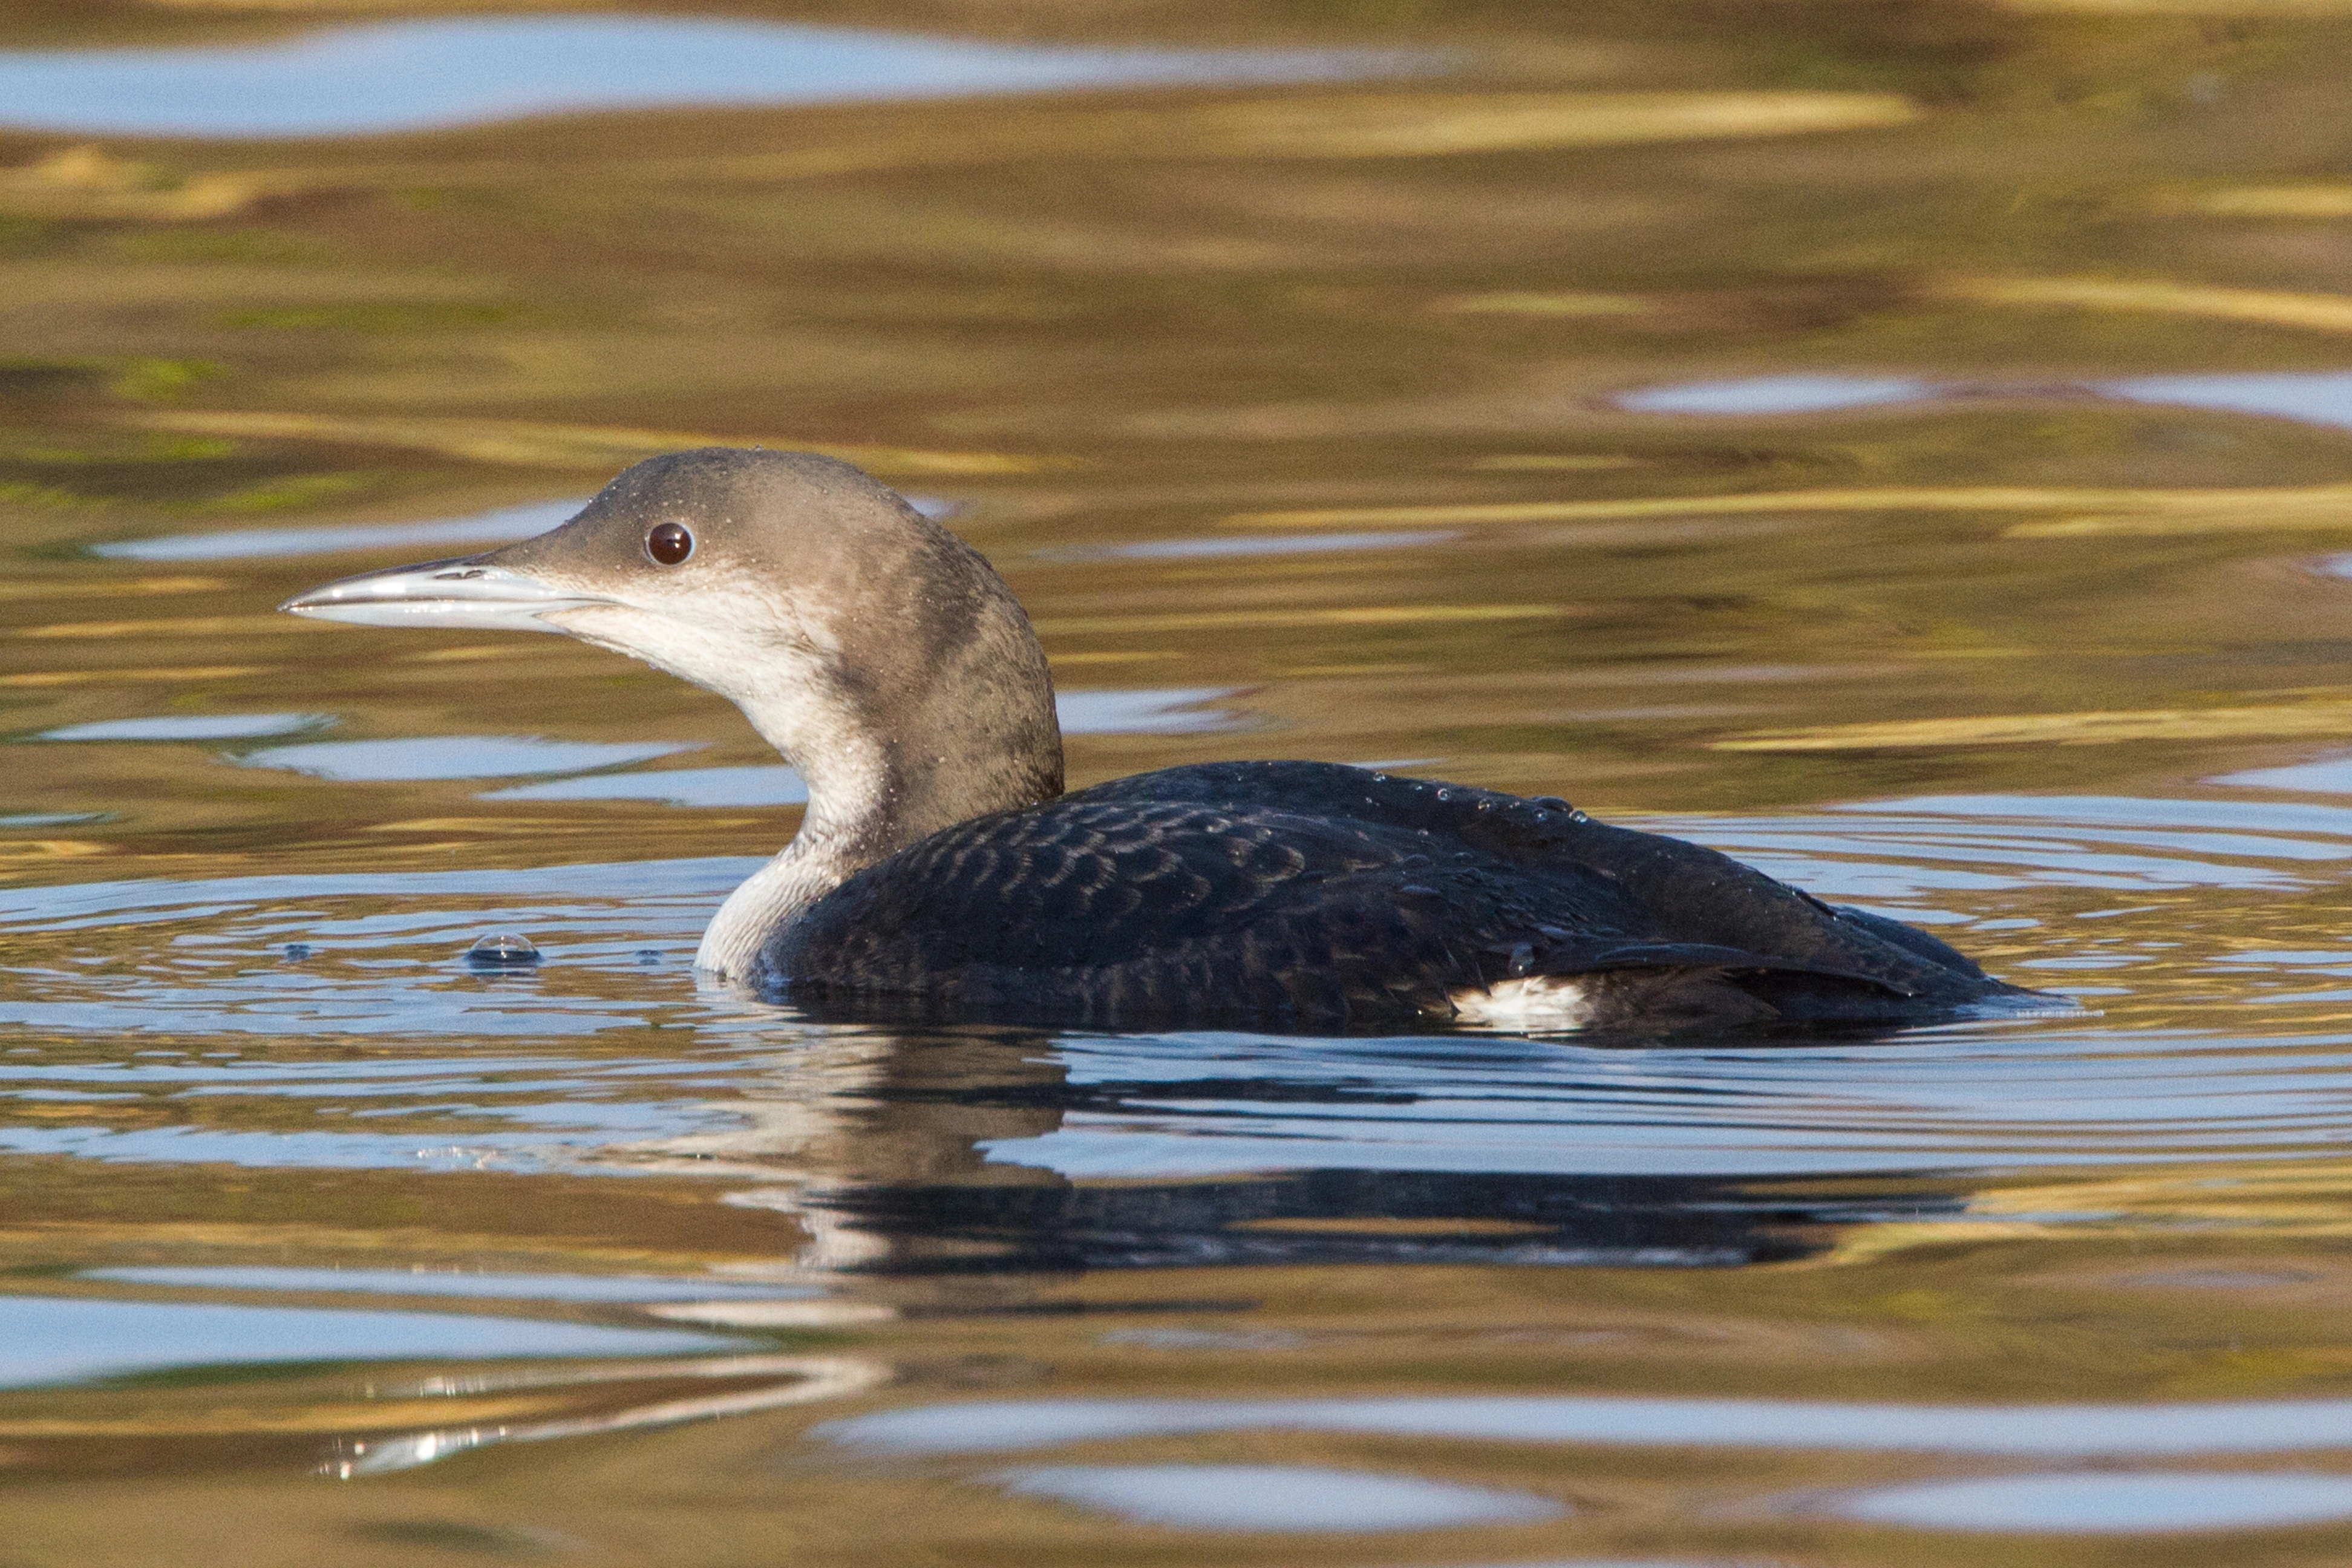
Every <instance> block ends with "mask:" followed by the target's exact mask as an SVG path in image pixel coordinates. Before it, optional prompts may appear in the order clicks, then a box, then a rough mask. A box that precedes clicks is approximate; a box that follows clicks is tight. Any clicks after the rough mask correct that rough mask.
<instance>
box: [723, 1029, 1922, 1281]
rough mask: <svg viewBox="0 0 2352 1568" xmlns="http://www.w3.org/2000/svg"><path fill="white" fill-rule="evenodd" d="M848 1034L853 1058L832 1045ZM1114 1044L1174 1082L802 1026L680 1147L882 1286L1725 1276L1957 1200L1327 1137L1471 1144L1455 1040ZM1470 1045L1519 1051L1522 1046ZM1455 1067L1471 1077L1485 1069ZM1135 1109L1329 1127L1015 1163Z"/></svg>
mask: <svg viewBox="0 0 2352 1568" xmlns="http://www.w3.org/2000/svg"><path fill="white" fill-rule="evenodd" d="M848 1039H854V1040H855V1041H856V1047H855V1048H854V1049H850V1050H844V1049H843V1047H844V1044H845V1040H848ZM1118 1043H1119V1044H1121V1045H1125V1046H1134V1047H1140V1048H1141V1049H1142V1052H1143V1055H1144V1056H1145V1058H1146V1059H1147V1062H1148V1060H1149V1058H1150V1057H1151V1056H1152V1055H1154V1054H1156V1051H1157V1049H1159V1048H1162V1047H1164V1052H1165V1054H1166V1056H1167V1057H1168V1058H1183V1061H1182V1065H1183V1068H1184V1069H1185V1070H1184V1071H1183V1074H1182V1076H1181V1080H1180V1081H1173V1082H1171V1081H1154V1080H1153V1079H1151V1078H1150V1076H1148V1074H1143V1075H1139V1076H1138V1077H1134V1078H1123V1079H1122V1078H1106V1077H1104V1076H1102V1075H1101V1074H1100V1073H1098V1072H1088V1073H1087V1074H1085V1075H1083V1077H1082V1078H1079V1077H1074V1074H1073V1070H1072V1058H1071V1052H1070V1051H1069V1050H1067V1049H1066V1048H1064V1047H1065V1044H1066V1042H1065V1041H1064V1040H1063V1039H1062V1037H1058V1036H1056V1035H1055V1034H1054V1033H1052V1032H1048V1031H1041V1030H1029V1029H1020V1028H1008V1027H986V1026H962V1027H956V1026H939V1027H908V1028H898V1029H891V1030H881V1029H870V1028H869V1029H866V1030H858V1031H836V1030H833V1029H828V1030H824V1031H814V1032H813V1034H812V1039H811V1044H812V1046H813V1047H814V1049H813V1050H812V1051H811V1052H809V1053H808V1054H807V1055H805V1056H795V1057H794V1058H791V1059H789V1060H787V1061H782V1062H780V1063H779V1068H778V1073H777V1076H776V1078H775V1079H774V1080H773V1081H772V1092H773V1095H774V1097H773V1098H765V1097H763V1098H761V1099H759V1100H754V1101H751V1102H750V1108H751V1110H752V1116H751V1124H750V1125H748V1126H746V1127H745V1128H743V1129H742V1130H741V1131H737V1132H734V1133H729V1134H719V1135H705V1136H704V1137H702V1138H700V1139H698V1140H696V1141H695V1142H698V1143H699V1144H700V1145H701V1147H700V1150H699V1152H701V1154H702V1155H703V1156H704V1157H706V1158H707V1157H710V1156H713V1155H716V1156H717V1157H719V1158H722V1159H725V1158H734V1159H740V1158H743V1157H744V1156H746V1155H749V1154H751V1152H752V1146H753V1145H758V1146H759V1149H760V1152H761V1155H763V1156H765V1158H766V1159H767V1160H769V1161H773V1160H774V1159H775V1158H776V1157H777V1156H783V1157H784V1158H785V1163H787V1164H789V1165H790V1166H791V1167H793V1175H792V1178H791V1184H790V1185H788V1186H773V1187H767V1188H763V1189H761V1190H760V1191H759V1192H754V1193H747V1194H738V1195H737V1197H736V1198H735V1200H734V1201H736V1202H739V1203H747V1202H748V1203H755V1204H758V1203H764V1204H767V1205H771V1206H773V1207H776V1208H779V1209H783V1210H787V1211H789V1212H793V1213H794V1214H795V1215H797V1216H798V1217H799V1218H800V1219H801V1220H802V1223H803V1225H804V1226H806V1227H807V1228H808V1229H809V1231H810V1232H811V1234H812V1236H813V1237H814V1242H813V1244H812V1246H811V1247H810V1248H809V1250H808V1251H807V1252H806V1253H805V1254H803V1258H802V1262H803V1265H804V1266H805V1267H808V1268H811V1269H812V1270H813V1271H815V1272H819V1273H827V1274H835V1275H840V1274H849V1275H856V1276H864V1277H867V1278H873V1277H879V1276H891V1277H898V1278H899V1279H908V1278H909V1277H915V1276H934V1277H953V1276H966V1277H970V1276H977V1275H1000V1276H1002V1275H1024V1274H1066V1273H1070V1272H1074V1271H1086V1270H1093V1269H1108V1268H1223V1267H1234V1266H1244V1265H1338V1266H1345V1265H1409V1264H1438V1265H1462V1264H1467V1265H1497V1264H1500V1265H1514V1264H1516V1265H1533V1266H1543V1265H1549V1266H1576V1265H1589V1266H1605V1267H1613V1268H1626V1267H1636V1268H1639V1267H1661V1268H1675V1267H1682V1268H1691V1267H1707V1268H1725V1267H1735V1266H1739V1265H1744V1264H1749V1263H1761V1262H1776V1261H1784V1260H1788V1259H1791V1258H1802V1257H1806V1256H1809V1255H1811V1254H1813V1253H1816V1252H1819V1251H1820V1250H1822V1248H1823V1247H1826V1246H1828V1245H1829V1242H1830V1237H1831V1234H1832V1231H1833V1230H1834V1229H1835V1228H1836V1227H1837V1226H1841V1225H1843V1224H1850V1223H1855V1222H1858V1221H1863V1220H1866V1219H1872V1218H1878V1217H1884V1215H1885V1213H1886V1212H1887V1211H1888V1210H1889V1209H1890V1208H1898V1207H1899V1209H1900V1210H1901V1211H1902V1212H1903V1213H1904V1215H1906V1217H1930V1216H1932V1215H1938V1214H1950V1213H1955V1212H1958V1208H1959V1207H1960V1206H1961V1202H1962V1200H1961V1199H1960V1198H1958V1197H1957V1196H1952V1197H1946V1196H1941V1195H1937V1194H1922V1193H1921V1192H1920V1191H1918V1190H1917V1188H1916V1184H1911V1183H1903V1184H1900V1186H1899V1188H1898V1186H1897V1184H1895V1183H1893V1182H1889V1183H1887V1184H1885V1186H1886V1191H1885V1193H1883V1194H1880V1193H1875V1192H1873V1191H1870V1190H1867V1188H1868V1187H1869V1186H1871V1185H1873V1184H1867V1183H1865V1184H1864V1185H1862V1186H1857V1185H1856V1184H1855V1183H1854V1182H1853V1180H1852V1179H1851V1178H1849V1179H1847V1180H1844V1181H1841V1182H1840V1183H1839V1184H1838V1185H1837V1189H1836V1191H1835V1193H1834V1194H1833V1195H1822V1196H1807V1195H1801V1194H1797V1193H1796V1192H1794V1191H1793V1190H1792V1189H1791V1188H1790V1186H1789V1185H1788V1184H1786V1183H1785V1182H1782V1181H1774V1182H1772V1183H1770V1184H1763V1183H1761V1182H1759V1179H1758V1178H1757V1177H1756V1176H1754V1175H1751V1174H1747V1173H1738V1172H1737V1171H1733V1172H1731V1173H1717V1171H1715V1170H1711V1169H1705V1168H1702V1169H1697V1170H1693V1171H1689V1172H1679V1173H1678V1172H1666V1173H1623V1172H1622V1171H1612V1170H1610V1169H1608V1166H1607V1162H1606V1160H1605V1158H1603V1157H1601V1155H1600V1154H1599V1152H1598V1151H1597V1148H1596V1147H1594V1146H1585V1147H1584V1152H1586V1153H1587V1154H1589V1155H1591V1156H1593V1160H1592V1163H1593V1165H1594V1166H1597V1167H1598V1168H1587V1169H1580V1168H1579V1164H1580V1158H1579V1156H1580V1144H1581V1140H1580V1132H1579V1129H1578V1127H1577V1126H1576V1125H1575V1124H1574V1123H1573V1122H1572V1121H1571V1122H1566V1123H1563V1122H1560V1121H1549V1122H1545V1123H1539V1124H1536V1125H1532V1126H1531V1125H1530V1124H1529V1123H1528V1121H1526V1120H1524V1119H1523V1118H1520V1117H1517V1116H1513V1115H1511V1114H1510V1113H1509V1112H1508V1110H1504V1111H1503V1112H1502V1113H1501V1114H1499V1115H1496V1117H1495V1118H1494V1119H1493V1121H1494V1123H1495V1125H1494V1126H1493V1128H1492V1132H1493V1135H1494V1137H1495V1139H1496V1143H1497V1145H1498V1146H1500V1145H1505V1144H1508V1145H1513V1146H1514V1147H1510V1148H1507V1149H1501V1150H1500V1152H1498V1157H1497V1158H1496V1159H1494V1160H1493V1161H1490V1162H1487V1163H1486V1166H1485V1167H1484V1168H1481V1167H1479V1166H1476V1165H1465V1164H1464V1163H1461V1162H1459V1161H1456V1162H1454V1164H1453V1168H1414V1167H1413V1165H1412V1153H1411V1152H1410V1149H1409V1146H1408V1147H1407V1148H1404V1149H1401V1148H1400V1147H1399V1146H1398V1144H1396V1143H1394V1142H1378V1143H1376V1142H1369V1141H1366V1142H1359V1141H1356V1140H1354V1139H1351V1137H1350V1136H1349V1134H1350V1131H1351V1130H1360V1129H1362V1128H1363V1127H1364V1126H1366V1125H1367V1123H1366V1122H1365V1121H1362V1120H1358V1119H1360V1118H1366V1117H1370V1118H1374V1119H1377V1121H1376V1124H1377V1125H1378V1126H1379V1127H1381V1128H1402V1127H1406V1126H1409V1125H1410V1123H1412V1121H1414V1120H1415V1119H1416V1117H1417V1116H1420V1117H1425V1118H1426V1119H1427V1120H1428V1121H1430V1122H1432V1123H1436V1122H1440V1121H1442V1122H1443V1124H1444V1127H1445V1129H1446V1131H1447V1132H1448V1133H1449V1135H1451V1136H1453V1137H1454V1138H1456V1139H1459V1138H1461V1137H1462V1136H1464V1135H1465V1134H1466V1136H1467V1137H1469V1138H1470V1139H1472V1140H1475V1139H1476V1138H1477V1137H1478V1136H1479V1131H1478V1129H1477V1128H1476V1126H1475V1123H1474V1124H1472V1125H1469V1126H1467V1127H1465V1123H1464V1121H1463V1120H1462V1118H1461V1116H1460V1109H1459V1108H1460V1101H1459V1100H1454V1101H1452V1102H1448V1101H1445V1100H1442V1099H1438V1098H1435V1097H1432V1096H1430V1095H1429V1094H1428V1089H1429V1088H1430V1084H1429V1073H1430V1069H1431V1067H1432V1065H1433V1063H1436V1064H1439V1065H1440V1070H1441V1071H1442V1070H1443V1064H1444V1063H1445V1062H1446V1061H1447V1060H1448V1057H1447V1055H1446V1053H1447V1052H1449V1051H1453V1050H1456V1049H1458V1048H1459V1047H1455V1046H1454V1043H1453V1042H1446V1041H1431V1042H1395V1043H1394V1044H1396V1045H1399V1046H1402V1047H1404V1048H1402V1049H1401V1050H1398V1051H1396V1052H1394V1053H1393V1057H1392V1059H1393V1060H1394V1061H1395V1062H1397V1063H1398V1065H1399V1068H1400V1070H1398V1071H1397V1072H1396V1074H1395V1076H1394V1078H1393V1079H1392V1080H1391V1081H1387V1082H1383V1081H1382V1077H1381V1072H1380V1070H1379V1064H1380V1062H1381V1059H1382V1053H1381V1052H1373V1053H1370V1054H1367V1053H1365V1052H1362V1051H1346V1052H1340V1051H1337V1050H1335V1052H1334V1056H1333V1061H1332V1067H1331V1070H1330V1071H1328V1073H1325V1074H1322V1075H1320V1076H1319V1079H1318V1078H1317V1077H1312V1076H1310V1077H1308V1078H1305V1079H1302V1078H1300V1077H1298V1076H1296V1075H1295V1074H1279V1075H1277V1074H1274V1073H1266V1074H1265V1075H1263V1076H1254V1075H1253V1074H1252V1073H1251V1071H1250V1069H1249V1067H1248V1065H1247V1064H1246V1063H1245V1062H1242V1061H1236V1062H1234V1064H1233V1070H1232V1072H1231V1075H1230V1076H1222V1075H1221V1074H1220V1072H1219V1069H1216V1068H1210V1069H1209V1070H1208V1072H1207V1073H1206V1074H1205V1075H1204V1074H1203V1073H1202V1071H1201V1070H1200V1062H1199V1060H1198V1052H1199V1050H1200V1039H1199V1037H1166V1038H1164V1039H1161V1040H1159V1041H1153V1040H1152V1039H1150V1037H1124V1038H1123V1039H1122V1040H1120V1041H1119V1042H1118ZM1332 1044H1333V1045H1334V1046H1335V1047H1337V1046H1339V1045H1340V1044H1341V1043H1340V1042H1332ZM1415 1044H1421V1045H1426V1046H1427V1047H1430V1048H1429V1049H1428V1050H1423V1051H1416V1050H1414V1049H1412V1046H1413V1045H1415ZM1471 1049H1472V1050H1473V1051H1476V1050H1477V1049H1478V1047H1471ZM1494 1049H1496V1050H1499V1051H1501V1052H1504V1053H1506V1054H1507V1055H1508V1056H1512V1057H1514V1058H1518V1057H1523V1055H1524V1053H1526V1052H1528V1051H1529V1050H1538V1051H1539V1050H1540V1049H1542V1047H1539V1046H1530V1044H1529V1043H1528V1042H1524V1041H1511V1042H1507V1043H1501V1044H1498V1045H1497V1046H1496V1047H1494ZM1462 1059H1463V1061H1464V1064H1465V1065H1464V1067H1463V1068H1462V1069H1461V1071H1462V1072H1463V1073H1464V1074H1465V1077H1466V1078H1467V1079H1468V1080H1469V1081H1471V1082H1473V1083H1475V1081H1476V1076H1477V1069H1478V1068H1485V1067H1491V1066H1492V1065H1493V1061H1494V1058H1493V1057H1492V1056H1491V1055H1476V1054H1474V1055H1470V1056H1467V1057H1465V1058H1462ZM1537 1059H1538V1060H1540V1058H1537ZM1407 1068H1410V1069H1411V1070H1403V1069H1407ZM1584 1076H1586V1073H1585V1071H1584V1070H1581V1069H1578V1068H1569V1067H1562V1068H1559V1072H1558V1079H1557V1081H1556V1082H1555V1084H1554V1085H1553V1091H1554V1092H1553V1096H1552V1098H1554V1099H1556V1100H1557V1099H1563V1098H1574V1097H1575V1091H1576V1090H1577V1089H1578V1088H1579V1087H1580V1079H1582V1078H1583V1077H1584ZM1481 1092H1482V1093H1490V1094H1496V1095H1497V1096H1498V1097H1502V1098H1507V1096H1503V1095H1502V1094H1501V1091H1499V1090H1496V1089H1482V1090H1481ZM1523 1092H1524V1086H1522V1093H1523ZM1139 1109H1148V1110H1149V1111H1150V1114H1151V1115H1152V1117H1153V1119H1154V1121H1155V1124H1156V1131H1157V1132H1158V1137H1157V1138H1156V1139H1155V1140H1154V1141H1153V1142H1154V1145H1155V1147H1158V1148H1162V1149H1165V1148H1169V1147H1171V1146H1175V1147H1179V1148H1181V1144H1182V1142H1183V1136H1182V1135H1183V1131H1184V1129H1183V1125H1182V1124H1183V1122H1184V1121H1185V1120H1186V1117H1187V1113H1188V1110H1192V1111H1195V1112H1197V1113H1198V1119H1199V1120H1200V1121H1201V1122H1202V1128H1201V1131H1202V1133H1203V1134H1204V1137H1203V1140H1202V1141H1203V1142H1206V1141H1207V1139H1206V1136H1205V1135H1206V1134H1210V1133H1212V1132H1213V1131H1217V1130H1219V1129H1222V1128H1223V1127H1225V1126H1228V1125H1230V1124H1231V1123H1232V1122H1233V1121H1234V1120H1235V1119H1237V1118H1240V1119H1247V1118H1250V1117H1252V1116H1258V1117H1262V1118H1267V1119H1272V1118H1278V1117H1287V1116H1290V1115H1293V1114H1295V1113H1297V1112H1299V1111H1302V1110H1318V1109H1319V1110H1337V1111H1339V1119H1337V1120H1335V1121H1333V1122H1332V1123H1331V1124H1330V1125H1328V1128H1326V1129H1324V1130H1321V1131H1319V1133H1318V1135H1317V1136H1314V1137H1312V1138H1307V1137H1290V1138H1285V1137H1283V1136H1281V1135H1280V1133H1279V1132H1278V1131H1277V1132H1276V1134H1275V1135H1273V1136H1269V1137H1267V1138H1265V1139H1264V1140H1263V1143H1264V1147H1265V1163H1264V1165H1263V1166H1261V1167H1260V1168H1258V1169H1255V1170H1241V1171H1236V1170H1233V1169H1217V1170H1201V1169H1193V1168H1188V1167H1187V1164H1186V1163H1185V1162H1184V1161H1183V1160H1182V1159H1181V1157H1180V1158H1176V1159H1171V1160H1170V1161H1168V1162H1167V1163H1166V1165H1165V1167H1164V1168H1159V1169H1155V1168H1152V1166H1151V1164H1150V1162H1149V1160H1148V1159H1146V1160H1145V1161H1143V1162H1140V1163H1137V1162H1132V1161H1130V1163H1129V1164H1128V1166H1127V1167H1126V1168H1124V1169H1121V1170H1119V1171H1118V1173H1116V1174H1110V1175H1102V1174H1096V1173H1086V1172H1080V1173H1076V1174H1075V1175H1074V1174H1071V1173H1065V1172H1063V1171H1059V1170H1056V1169H1054V1168H1051V1166H1050V1165H1048V1164H1045V1163H1040V1162H1039V1156H1038V1155H1037V1153H1036V1151H1038V1150H1039V1149H1041V1148H1045V1147H1050V1146H1052V1144H1053V1142H1054V1140H1055V1137H1056V1135H1060V1136H1062V1137H1072V1136H1076V1137H1081V1138H1083V1137H1086V1136H1087V1135H1088V1134H1089V1133H1090V1132H1091V1131H1094V1130H1096V1129H1097V1128H1099V1127H1101V1126H1102V1125H1103V1124H1104V1123H1106V1122H1108V1121H1112V1120H1114V1119H1118V1118H1133V1117H1134V1116H1135V1115H1136V1114H1137V1112H1138V1111H1139ZM1531 1132H1532V1133H1534V1134H1536V1135H1537V1136H1538V1138H1540V1139H1542V1140H1543V1141H1544V1143H1543V1146H1542V1147H1541V1148H1540V1150H1539V1151H1538V1158H1537V1160H1536V1161H1535V1163H1538V1164H1539V1165H1541V1166H1542V1167H1543V1168H1540V1169H1527V1168H1523V1167H1524V1166H1525V1165H1526V1164H1527V1163H1528V1136H1529V1134H1530V1133H1531ZM1171 1138H1172V1140H1173V1144H1172V1145H1171ZM1138 1142H1139V1141H1138ZM722 1144H723V1145H727V1147H725V1148H721V1147H719V1145H722ZM1694 1163H1699V1164H1701V1165H1704V1164H1705V1162H1703V1161H1698V1162H1694ZM1515 1166H1516V1167H1521V1168H1514V1167H1515ZM766 1168H767V1169H768V1170H769V1171H771V1172H772V1173H779V1174H781V1173H782V1169H781V1167H780V1166H779V1165H777V1164H774V1163H769V1164H767V1166H766ZM1783 1174H1785V1173H1783ZM762 1194H765V1195H764V1196H763V1195H762Z"/></svg>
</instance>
